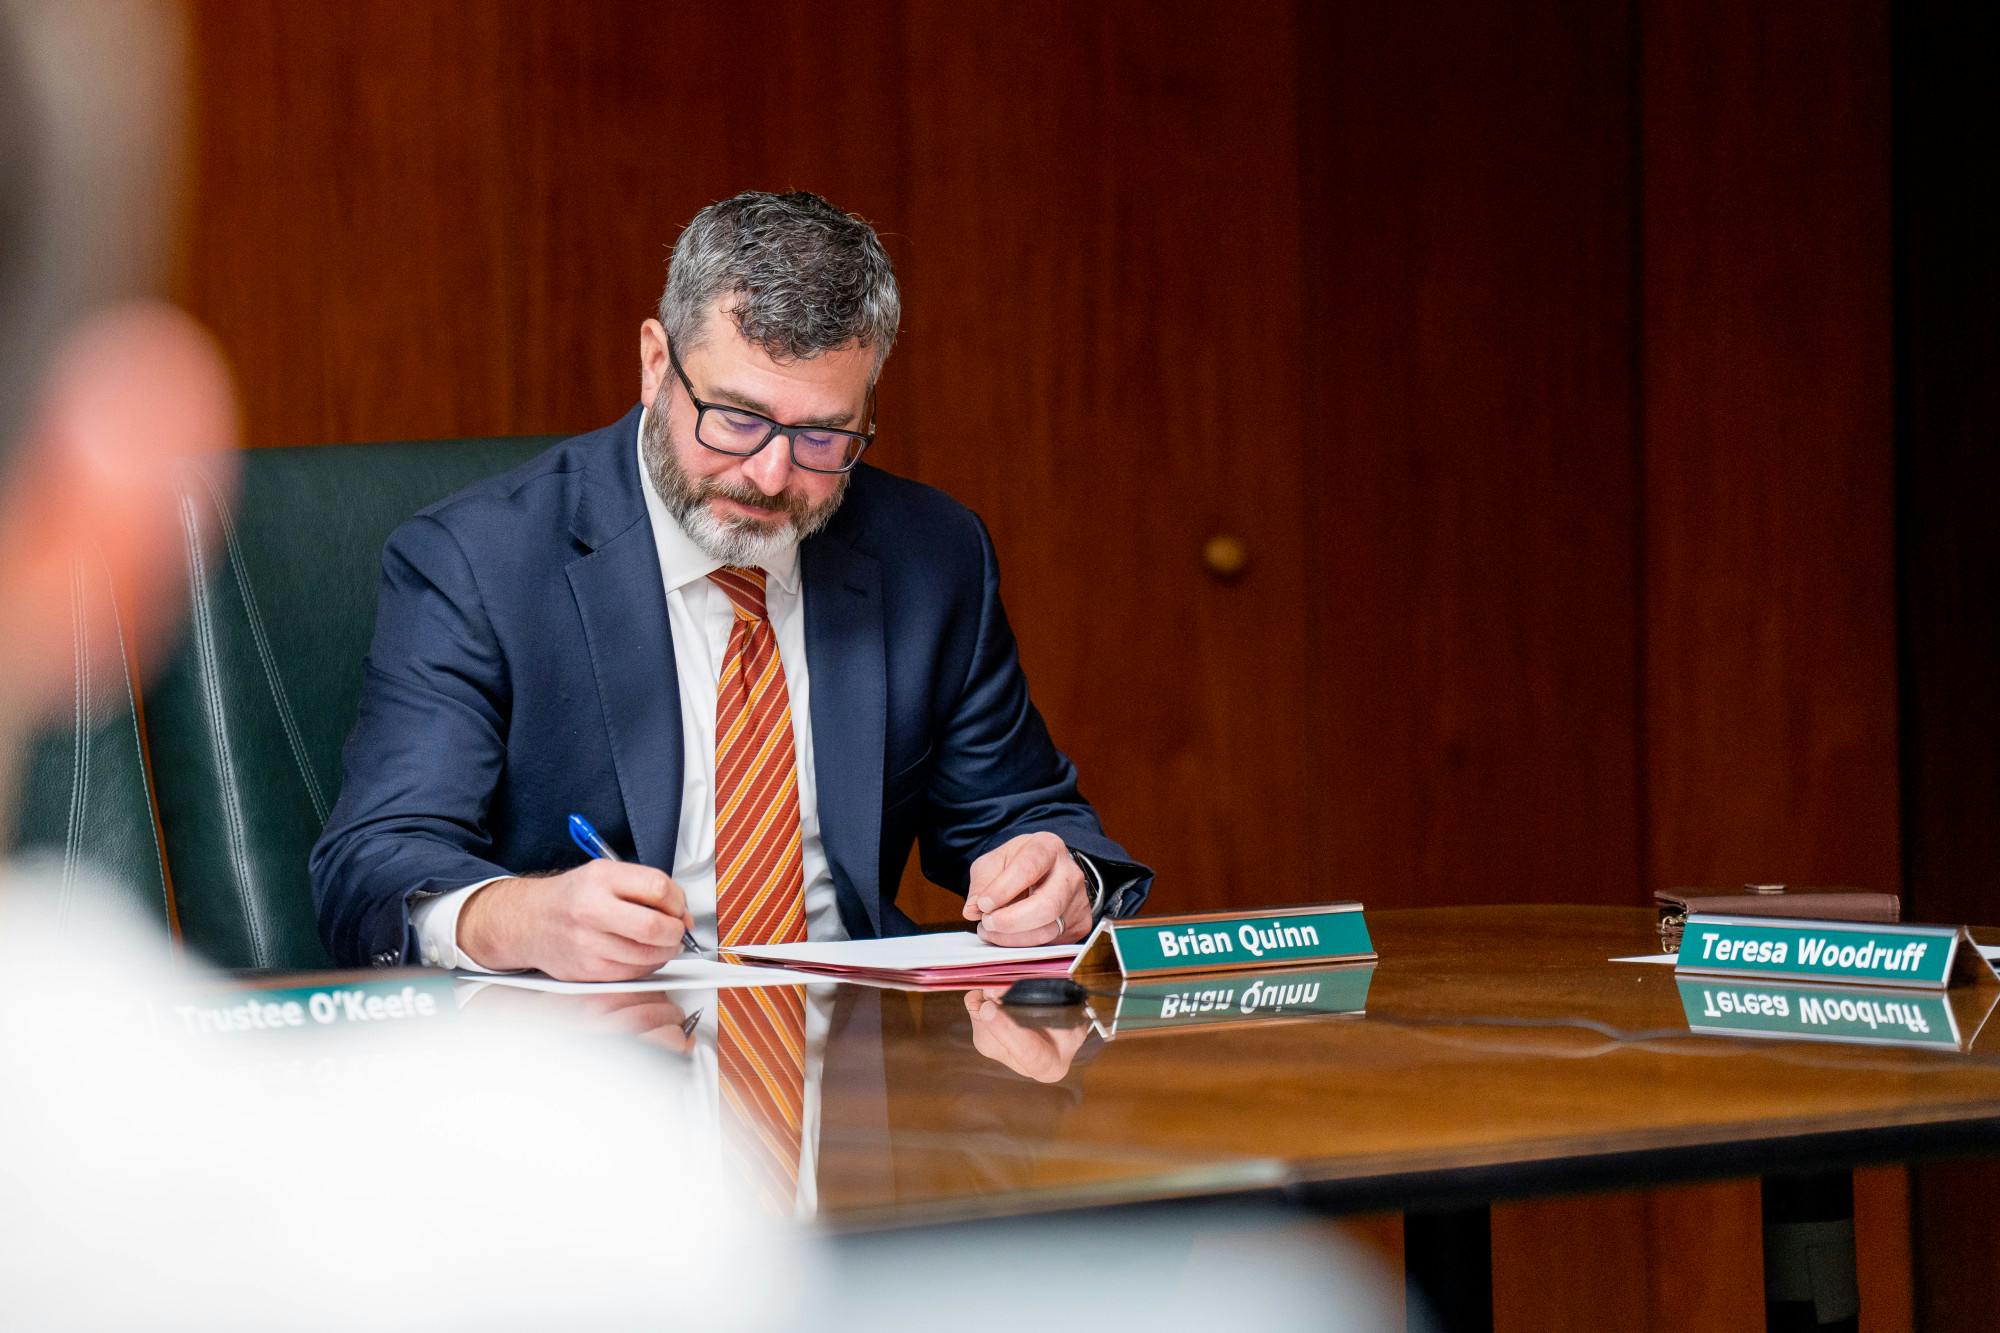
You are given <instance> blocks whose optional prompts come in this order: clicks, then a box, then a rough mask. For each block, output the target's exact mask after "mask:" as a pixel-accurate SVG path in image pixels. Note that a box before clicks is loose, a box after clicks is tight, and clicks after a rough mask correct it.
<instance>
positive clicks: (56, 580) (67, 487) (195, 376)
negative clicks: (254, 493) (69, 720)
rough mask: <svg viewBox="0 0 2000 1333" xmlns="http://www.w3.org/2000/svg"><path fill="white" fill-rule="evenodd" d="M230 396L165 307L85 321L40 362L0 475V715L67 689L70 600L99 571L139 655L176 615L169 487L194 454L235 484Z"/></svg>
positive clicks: (176, 523)
mask: <svg viewBox="0 0 2000 1333" xmlns="http://www.w3.org/2000/svg"><path fill="white" fill-rule="evenodd" d="M236 436H237V422H236V406H235V398H234V395H233V393H232V391H231V388H230V381H229V373H228V370H227V369H226V367H225V365H224V363H223V359H222V356H221V353H220V352H219V351H218V350H217V348H216V346H215V344H214V342H213V340H211V339H210V338H209V336H208V334H207V333H205V332H204V331H203V330H202V328H201V327H200V326H199V325H198V324H196V323H195V322H194V321H193V320H192V319H190V318H188V317H187V316H186V315H184V314H182V313H181V312H179V311H178V310H175V309H174V308H173V307H171V306H166V305H161V304H155V303H135V304H131V305H123V306H118V307H115V308H113V309H110V310H107V311H104V312H102V313H100V314H98V315H95V316H94V317H92V318H91V319H89V320H88V321H87V322H86V323H84V324H83V325H82V326H81V327H80V328H79V329H77V331H76V332H75V333H74V334H73V335H72V336H71V337H70V338H69V339H68V340H67V341H66V342H65V343H64V345H63V347H62V348H61V349H60V350H59V351H58V352H57V354H56V355H55V357H54V358H53V360H52V361H51V362H50V364H49V366H48V372H47V374H46V376H45V377H44V379H43V381H42V388H41V392H40V393H39V395H38V397H37V402H36V406H35V408H34V410H33V412H32V414H31V415H30V417H29V425H28V430H27V436H26V438H25V440H23V441H22V447H21V449H20V450H19V451H18V452H17V457H16V459H15V461H14V465H13V467H12V469H11V471H12V475H11V476H9V477H6V478H4V479H3V480H0V485H4V490H0V713H12V714H14V715H17V716H18V715H20V713H21V712H22V711H24V710H27V711H33V712H36V713H39V712H41V711H42V710H44V709H45V708H46V707H47V706H48V705H50V704H51V703H53V702H54V701H56V700H57V699H63V698H67V697H68V695H69V692H70V689H71V688H72V679H71V678H72V673H73V671H74V651H73V645H72V643H71V640H70V624H71V610H70V606H71V598H72V596H73V595H74V594H73V592H72V589H73V588H74V586H75V580H76V575H77V571H78V570H79V569H84V568H87V567H88V566H89V565H90V564H92V563H96V564H97V565H99V567H100V568H102V569H103V570H104V571H105V572H106V573H108V575H109V577H110V579H111V583H112V586H113V587H114V588H115V589H117V590H118V596H119V601H120V603H121V608H122V609H123V610H124V611H125V612H126V614H127V615H128V616H129V617H130V619H129V621H128V624H130V626H131V629H132V633H133V636H134V639H135V641H136V643H137V645H138V647H139V649H140V651H141V652H142V653H143V652H144V651H145V649H146V648H147V647H148V646H149V645H153V644H156V643H158V642H159V641H160V640H161V639H162V638H163V636H164V635H165V634H166V632H167V631H169V630H170V629H171V628H172V627H173V626H174V625H176V624H177V623H178V622H179V620H180V616H181V613H182V611H183V610H184V609H185V600H186V596H187V593H186V577H187V576H186V569H187V561H186V556H185V554H184V551H183V549H182V548H183V535H182V533H183V525H182V522H181V516H180V506H179V501H178V491H177V488H176V482H177V481H179V480H181V479H182V478H184V476H185V475H186V473H187V471H188V469H189V468H190V467H192V466H193V465H194V464H195V463H196V461H197V460H200V459H202V458H204V457H212V456H215V455H224V456H225V457H222V458H213V461H212V462H211V469H212V471H211V475H213V476H215V477H217V478H218V479H219V480H220V482H221V483H222V484H224V485H230V484H232V483H233V479H234V468H233V467H232V466H230V465H229V462H228V459H227V457H226V456H227V455H229V454H231V453H233V451H234V449H235V446H236Z"/></svg>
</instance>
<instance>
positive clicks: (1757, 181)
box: [1644, 0, 1900, 889]
mask: <svg viewBox="0 0 2000 1333" xmlns="http://www.w3.org/2000/svg"><path fill="white" fill-rule="evenodd" d="M1887 36H1888V33H1887V12H1886V9H1885V7H1884V6H1882V5H1881V4H1878V3H1863V2H1860V0H1856V2H1854V3H1845V4H1837V5H1798V6H1738V5H1731V4H1726V3H1695V2H1694V0H1673V2H1672V3H1657V4H1652V5H1649V6H1648V8H1647V27H1646V81H1647V97H1646V116H1645V156H1646V211H1645V293H1646V314H1645V333H1644V359H1645V415H1644V428H1645V454H1646V476H1645V484H1646V497H1647V507H1646V558H1645V603H1646V622H1645V625H1646V682H1647V691H1646V708H1645V728H1646V756H1647V791H1648V798H1649V799H1648V810H1649V816H1650V818H1649V843H1648V856H1647V864H1646V878H1647V883H1648V885H1649V887H1654V888H1664V887H1668V886H1671V885H1678V884H1732V883H1743V882H1746V881H1752V880H1765V881H1770V882H1778V883H1784V882H1790V883H1820V884H1860V885H1868V886H1873V887H1877V888H1883V889H1893V888H1895V887H1896V885H1897V884H1898V882H1899V878H1900V877H1899V873H1898V833H1897V790H1896V685H1895V682H1896V665H1895V637H1894V635H1895V603H1894V588H1893V568H1894V567H1893V561H1892V538H1891V523H1892V510H1891V463H1890V445H1889V431H1890V371H1891V366H1890V349H1889V335H1888V331H1889V211H1888V197H1889V196H1888V179H1889V177H1888V171H1889V157H1888V127H1889V103H1888V65H1887V56H1886V49H1887V46H1886V43H1887Z"/></svg>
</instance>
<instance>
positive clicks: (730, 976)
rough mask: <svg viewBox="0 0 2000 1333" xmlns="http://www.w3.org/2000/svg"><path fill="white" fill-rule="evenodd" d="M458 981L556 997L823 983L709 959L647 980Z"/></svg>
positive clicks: (486, 977) (677, 964) (476, 977)
mask: <svg viewBox="0 0 2000 1333" xmlns="http://www.w3.org/2000/svg"><path fill="white" fill-rule="evenodd" d="M453 975H454V976H456V977H457V978H458V979H459V980H460V981H479V982H490V983H491V984H493V985H496V986H515V987H518V988H519V989H521V990H539V991H553V992H556V993H558V994H568V993H579V994H580V993H585V992H590V991H670V990H721V989H722V988H724V987H726V986H796V985H799V984H801V983H804V984H818V983H823V982H825V980H826V978H825V977H814V976H808V975H806V974H805V973H803V972H788V971H786V970H785V969H784V968H782V967H747V966H745V965H743V964H741V963H718V962H716V961H715V960H714V959H710V958H676V959H674V960H673V961H671V962H669V963H668V964H667V965H666V966H665V967H663V968H661V969H660V970H659V971H657V972H655V973H653V975H652V976H650V977H640V978H638V979H637V980H634V981H557V980H556V979H555V978H554V977H551V976H548V975H546V974H545V973H541V972H499V973H495V972H456V973H454V974H453Z"/></svg>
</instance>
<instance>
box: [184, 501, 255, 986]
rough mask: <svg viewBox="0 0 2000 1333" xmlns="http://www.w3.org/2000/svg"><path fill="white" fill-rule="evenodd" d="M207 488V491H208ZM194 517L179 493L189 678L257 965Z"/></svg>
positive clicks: (243, 847) (251, 908) (239, 811)
mask: <svg viewBox="0 0 2000 1333" xmlns="http://www.w3.org/2000/svg"><path fill="white" fill-rule="evenodd" d="M210 493H211V494H213V491H212V490H211V492H210ZM200 527H201V524H200V520H199V517H198V516H197V514H196V513H195V507H194V498H193V497H192V496H190V495H187V494H183V495H182V496H181V529H182V532H183V534H184V535H185V538H186V542H187V555H188V562H187V563H188V576H189V589H188V593H189V605H190V606H191V608H192V609H193V612H194V629H195V648H196V651H195V660H196V670H195V678H196V680H197V681H198V682H199V685H200V688H201V693H202V696H203V698H204V700H205V701H206V703H207V705H208V708H207V713H206V716H207V718H208V724H209V726H208V731H209V740H210V742H211V743H212V744H213V746H214V749H215V758H216V778H217V783H216V785H217V786H218V788H220V790H221V794H222V812H223V817H224V820H225V822H226V824H227V826H228V831H229V850H230V856H231V859H232V860H233V862H234V866H233V869H234V871H235V876H234V878H235V881H236V897H237V902H238V905H239V906H240V907H241V908H242V911H243V921H244V924H245V925H246V926H247V927H248V928H249V931H250V954H251V960H252V962H253V963H254V964H255V965H256V966H258V967H262V966H264V965H265V962H266V959H267V957H268V950H267V949H266V947H265V944H264V932H263V923H262V922H261V921H259V920H258V914H257V905H256V902H255V900H254V898H253V897H252V895H251V894H250V893H249V892H248V887H249V882H250V858H249V851H248V848H247V846H246V840H245V837H244V831H243V811H242V808H241V801H240V800H239V798H238V796H237V793H236V770H235V767H234V765H233V764H232V762H231V760H230V750H229V730H228V727H227V726H226V725H225V724H224V721H223V715H222V709H223V703H222V687H221V678H220V673H219V672H218V671H217V669H216V658H217V652H216V647H215V634H214V617H213V615H212V611H213V607H212V606H211V605H210V603H209V598H208V570H207V564H206V562H205V561H204V560H203V559H202V547H201V533H200Z"/></svg>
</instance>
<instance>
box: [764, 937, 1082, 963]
mask: <svg viewBox="0 0 2000 1333" xmlns="http://www.w3.org/2000/svg"><path fill="white" fill-rule="evenodd" d="M731 952H732V953H735V954H738V955H740V956H742V957H744V958H759V959H769V960H770V961H772V962H778V963H810V964H812V965H813V966H815V967H854V968H871V969H876V970H887V969H892V968H893V969H895V970H896V971H905V972H907V971H917V970H920V969H925V968H937V967H999V966H1005V965H1006V964H1008V963H1033V962H1039V961H1041V960H1043V959H1048V958H1074V957H1076V956H1077V955H1078V954H1079V953H1081V952H1083V945H1082V944H1043V945H1038V946H1036V947H1034V948H1030V949H1003V948H1001V947H1000V946H999V945H997V944H988V943H987V942H986V941H984V940H982V939H980V938H979V936H977V935H975V934H973V933H972V932H971V931H969V930H968V931H953V932H950V933H948V934H943V935H896V936H892V937H891V938H889V939H883V940H824V941H821V942H819V943H817V944H759V945H754V946H751V947H748V948H743V947H738V948H734V949H732V950H731Z"/></svg>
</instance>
